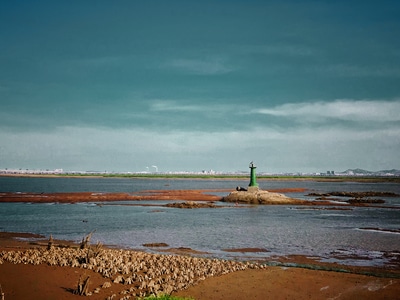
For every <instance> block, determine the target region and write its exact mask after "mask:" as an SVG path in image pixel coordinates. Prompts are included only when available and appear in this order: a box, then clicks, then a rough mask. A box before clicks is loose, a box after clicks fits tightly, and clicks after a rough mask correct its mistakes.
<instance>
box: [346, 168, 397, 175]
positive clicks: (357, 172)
mask: <svg viewBox="0 0 400 300" xmlns="http://www.w3.org/2000/svg"><path fill="white" fill-rule="evenodd" d="M342 173H344V174H348V175H369V176H371V175H372V176H374V175H375V176H390V175H394V176H400V170H397V169H391V170H381V171H368V170H363V169H359V168H357V169H347V170H346V171H344V172H342Z"/></svg>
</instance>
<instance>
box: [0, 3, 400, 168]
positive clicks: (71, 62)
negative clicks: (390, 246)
mask: <svg viewBox="0 0 400 300" xmlns="http://www.w3.org/2000/svg"><path fill="white" fill-rule="evenodd" d="M399 36H400V2H399V1H391V0H382V1H368V0H364V1H356V0H347V1H342V0H336V1H324V0H318V1H317V0H304V1H299V0H296V1H295V0H293V1H289V0H283V1H278V0H277V1H267V0H265V1H255V0H246V1H245V0H230V1H227V0H226V1H225V0H220V1H210V0H202V1H192V0H182V1H175V0H171V1H154V0H149V1H128V0H126V1H124V0H122V1H104V0H96V1H92V0H91V1H89V0H87V1H82V0H80V1H77V0H76V1H75V0H68V1H43V0H38V1H19V0H16V1H9V0H4V1H1V3H0V169H5V168H8V169H19V168H22V169H50V170H52V169H58V168H62V169H64V170H65V171H77V170H79V171H89V170H90V171H108V172H142V171H146V170H150V171H152V170H155V167H152V166H157V170H158V171H160V172H169V171H171V172H173V171H193V172H196V171H202V170H207V171H208V170H214V171H218V172H236V171H248V165H249V162H250V161H254V163H255V164H256V166H257V171H258V172H267V173H268V172H271V173H280V172H326V171H327V170H334V171H335V172H340V171H344V170H347V169H348V168H363V169H367V170H370V171H378V170H384V169H392V168H397V169H400V156H399V154H398V153H400V38H399Z"/></svg>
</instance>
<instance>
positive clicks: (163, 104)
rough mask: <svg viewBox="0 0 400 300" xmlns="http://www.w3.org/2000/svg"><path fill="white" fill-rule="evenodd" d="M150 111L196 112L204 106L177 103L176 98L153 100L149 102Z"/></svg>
mask: <svg viewBox="0 0 400 300" xmlns="http://www.w3.org/2000/svg"><path fill="white" fill-rule="evenodd" d="M150 110H151V111H159V112H163V111H176V112H183V111H185V112H198V111H203V110H204V106H202V105H197V104H196V105H194V104H184V103H179V102H178V101H176V100H154V101H152V102H151V104H150Z"/></svg>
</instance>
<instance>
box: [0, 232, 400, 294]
mask: <svg viewBox="0 0 400 300" xmlns="http://www.w3.org/2000/svg"><path fill="white" fill-rule="evenodd" d="M16 238H17V239H16ZM31 238H34V241H33V242H29V239H31ZM47 241H48V239H46V238H42V239H40V237H39V236H36V235H30V234H16V233H0V253H1V257H2V258H1V263H0V284H1V288H2V292H3V293H4V294H5V300H9V299H16V300H19V299H82V298H83V296H78V295H74V294H73V291H74V290H76V289H77V285H78V281H79V278H80V277H82V278H86V277H88V276H90V285H89V291H90V292H91V293H93V294H92V295H91V296H89V298H88V299H107V298H108V297H111V296H112V295H115V297H114V299H124V297H126V298H125V299H128V298H127V296H129V295H132V293H129V292H128V291H133V290H135V291H136V292H140V289H139V285H140V284H142V282H138V281H136V282H132V283H127V282H125V283H123V282H118V276H122V277H123V278H127V275H125V274H123V273H124V272H122V271H121V272H119V271H117V272H116V273H115V274H113V275H112V276H110V277H107V276H104V274H102V273H101V271H99V270H96V269H95V268H93V269H90V267H89V265H90V264H87V265H83V264H79V265H77V266H75V267H71V266H68V265H66V266H62V267H61V266H59V264H53V263H50V262H49V261H47V262H42V263H40V264H31V263H28V262H25V263H23V262H20V263H12V262H10V261H9V260H10V259H12V258H8V259H7V258H6V257H13V259H15V257H17V259H15V260H18V259H20V260H21V259H23V253H28V254H31V255H33V254H32V253H35V252H34V251H40V253H43V256H46V255H47V256H48V255H49V253H48V252H46V251H47ZM53 245H54V248H53V250H52V252H51V253H57V255H61V254H62V253H66V252H68V251H72V253H75V252H74V251H79V250H78V247H77V245H74V244H73V243H69V242H65V241H53ZM105 249H106V250H105V252H104V254H102V255H106V253H114V254H115V253H116V257H117V258H118V257H119V258H121V257H124V259H126V257H130V255H131V258H130V259H131V260H132V259H133V258H134V259H137V258H138V257H142V255H143V261H140V260H139V261H140V262H141V263H142V264H143V265H145V266H146V265H148V262H149V261H156V260H158V261H161V260H163V261H164V263H163V264H162V265H163V266H164V265H165V264H169V263H170V262H173V261H179V262H180V263H181V264H184V263H185V262H187V261H190V264H186V266H187V268H189V267H188V266H190V267H192V266H193V267H195V268H197V266H201V265H204V264H210V265H207V269H206V271H205V274H207V275H204V274H199V276H202V277H204V278H200V277H199V278H200V279H199V280H195V282H194V283H193V284H188V285H187V286H185V287H184V288H183V289H182V290H179V289H178V290H174V291H173V292H172V294H173V295H178V296H190V297H193V298H194V299H197V300H201V299H224V300H225V299H233V300H235V299H238V300H239V299H399V295H400V279H399V278H400V270H399V269H398V268H396V269H391V270H389V269H385V268H380V269H377V268H371V267H370V268H361V267H346V266H339V265H336V264H322V263H318V262H317V261H315V260H311V259H310V258H306V257H302V256H296V257H287V258H282V259H281V262H282V263H285V261H286V262H290V263H298V264H307V265H310V264H313V266H315V267H318V266H319V267H321V268H322V267H323V268H325V269H335V270H339V269H343V270H345V272H337V271H325V270H310V269H305V268H299V267H290V268H289V267H283V266H265V267H264V266H263V267H262V268H261V267H260V266H259V265H257V264H251V265H250V264H248V265H246V264H243V263H239V262H238V263H237V264H236V263H234V262H232V263H230V264H221V263H220V262H219V261H216V260H210V259H204V260H203V259H199V258H196V259H193V258H192V257H190V255H188V254H187V253H186V255H154V254H149V253H143V254H140V253H139V252H132V251H127V250H117V249H110V250H109V249H107V248H105ZM239 250H240V249H239ZM250 250H251V249H248V250H247V251H250ZM26 251H31V252H26ZM108 251H110V252H108ZM15 253H17V255H16V254H15ZM6 254H10V255H8V256H6ZM11 254H13V255H11ZM26 257H27V258H25V259H29V257H30V256H29V255H27V256H26ZM100 258H101V257H100V256H99V257H98V258H97V260H100ZM41 259H42V258H41ZM43 259H44V258H43ZM126 264H127V263H125V264H124V265H126ZM220 265H223V267H222V269H221V270H226V268H228V269H229V271H227V272H226V274H223V273H225V272H224V271H222V272H220V271H218V270H219V269H218V268H216V267H215V266H220ZM232 266H235V267H238V268H239V269H240V268H243V269H244V270H236V271H232V270H231V268H232ZM156 269H160V267H158V268H156ZM145 271H146V272H143V270H142V271H141V273H140V274H142V275H144V276H145V275H146V273H147V274H150V272H153V271H152V270H151V268H150V267H149V269H148V270H147V269H146V270H145ZM184 272H185V268H183V269H179V272H178V273H177V274H176V276H175V277H174V276H172V281H174V283H173V284H176V282H180V278H181V276H183V275H182V274H183V273H184ZM209 272H214V273H215V275H214V276H209V275H210V274H208V273H209ZM359 273H363V274H369V275H362V274H359ZM138 274H139V273H138ZM140 274H139V275H140ZM165 276H167V275H165ZM165 276H164V277H163V276H162V278H164V281H166V280H165ZM189 278H190V276H189ZM194 278H195V279H198V277H197V275H194ZM114 281H116V282H114ZM172 281H171V282H172ZM106 282H108V283H109V284H108V285H110V286H109V287H104V286H105V283H106ZM182 282H183V281H182ZM96 291H98V292H97V293H96ZM130 299H135V298H134V297H131V298H130Z"/></svg>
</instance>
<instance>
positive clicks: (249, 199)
mask: <svg viewBox="0 0 400 300" xmlns="http://www.w3.org/2000/svg"><path fill="white" fill-rule="evenodd" d="M222 201H224V202H235V203H236V202H237V203H247V204H305V203H306V202H307V201H305V200H299V199H293V198H289V197H287V196H285V195H283V194H279V193H271V192H268V191H264V190H260V189H258V188H256V187H249V189H248V190H247V191H242V190H236V191H233V192H231V193H230V194H229V195H228V196H226V197H224V198H223V199H222Z"/></svg>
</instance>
